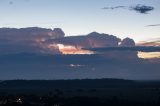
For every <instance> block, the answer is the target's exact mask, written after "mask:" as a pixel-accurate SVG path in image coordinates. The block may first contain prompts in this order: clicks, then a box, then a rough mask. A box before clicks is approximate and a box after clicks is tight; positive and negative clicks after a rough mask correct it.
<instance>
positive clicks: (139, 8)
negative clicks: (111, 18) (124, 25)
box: [130, 4, 154, 14]
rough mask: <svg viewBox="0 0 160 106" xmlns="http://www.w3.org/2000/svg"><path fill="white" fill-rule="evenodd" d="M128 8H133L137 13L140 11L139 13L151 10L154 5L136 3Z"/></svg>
mask: <svg viewBox="0 0 160 106" xmlns="http://www.w3.org/2000/svg"><path fill="white" fill-rule="evenodd" d="M130 9H131V10H134V11H136V12H138V13H141V14H147V13H148V12H149V11H153V10H154V7H152V6H146V5H142V4H137V5H136V6H131V7H130Z"/></svg>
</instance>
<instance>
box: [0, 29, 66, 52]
mask: <svg viewBox="0 0 160 106" xmlns="http://www.w3.org/2000/svg"><path fill="white" fill-rule="evenodd" d="M64 35H65V34H64V32H63V31H62V30H61V29H60V28H55V29H54V30H52V29H45V28H39V27H30V28H20V29H16V28H0V54H12V53H22V52H25V53H36V54H37V53H39V54H41V53H47V54H48V53H54V54H58V53H60V52H59V49H58V47H56V45H52V47H51V46H50V47H49V46H48V44H46V43H45V41H46V40H48V39H55V38H60V37H64Z"/></svg>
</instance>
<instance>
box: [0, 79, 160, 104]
mask: <svg viewBox="0 0 160 106" xmlns="http://www.w3.org/2000/svg"><path fill="white" fill-rule="evenodd" d="M159 105H160V81H153V80H152V81H137V80H123V79H83V80H78V79H77V80H6V81H1V82H0V106H159Z"/></svg>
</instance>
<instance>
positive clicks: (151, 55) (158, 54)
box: [138, 52, 160, 59]
mask: <svg viewBox="0 0 160 106" xmlns="http://www.w3.org/2000/svg"><path fill="white" fill-rule="evenodd" d="M138 57H139V58H144V59H151V58H160V52H138Z"/></svg>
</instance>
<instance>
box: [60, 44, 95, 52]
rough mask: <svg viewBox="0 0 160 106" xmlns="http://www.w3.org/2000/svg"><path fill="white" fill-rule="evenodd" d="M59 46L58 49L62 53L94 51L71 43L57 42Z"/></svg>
mask: <svg viewBox="0 0 160 106" xmlns="http://www.w3.org/2000/svg"><path fill="white" fill-rule="evenodd" d="M57 46H58V47H59V51H60V52H61V53H62V54H94V52H92V51H89V50H82V49H81V47H75V46H71V45H63V44H57Z"/></svg>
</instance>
